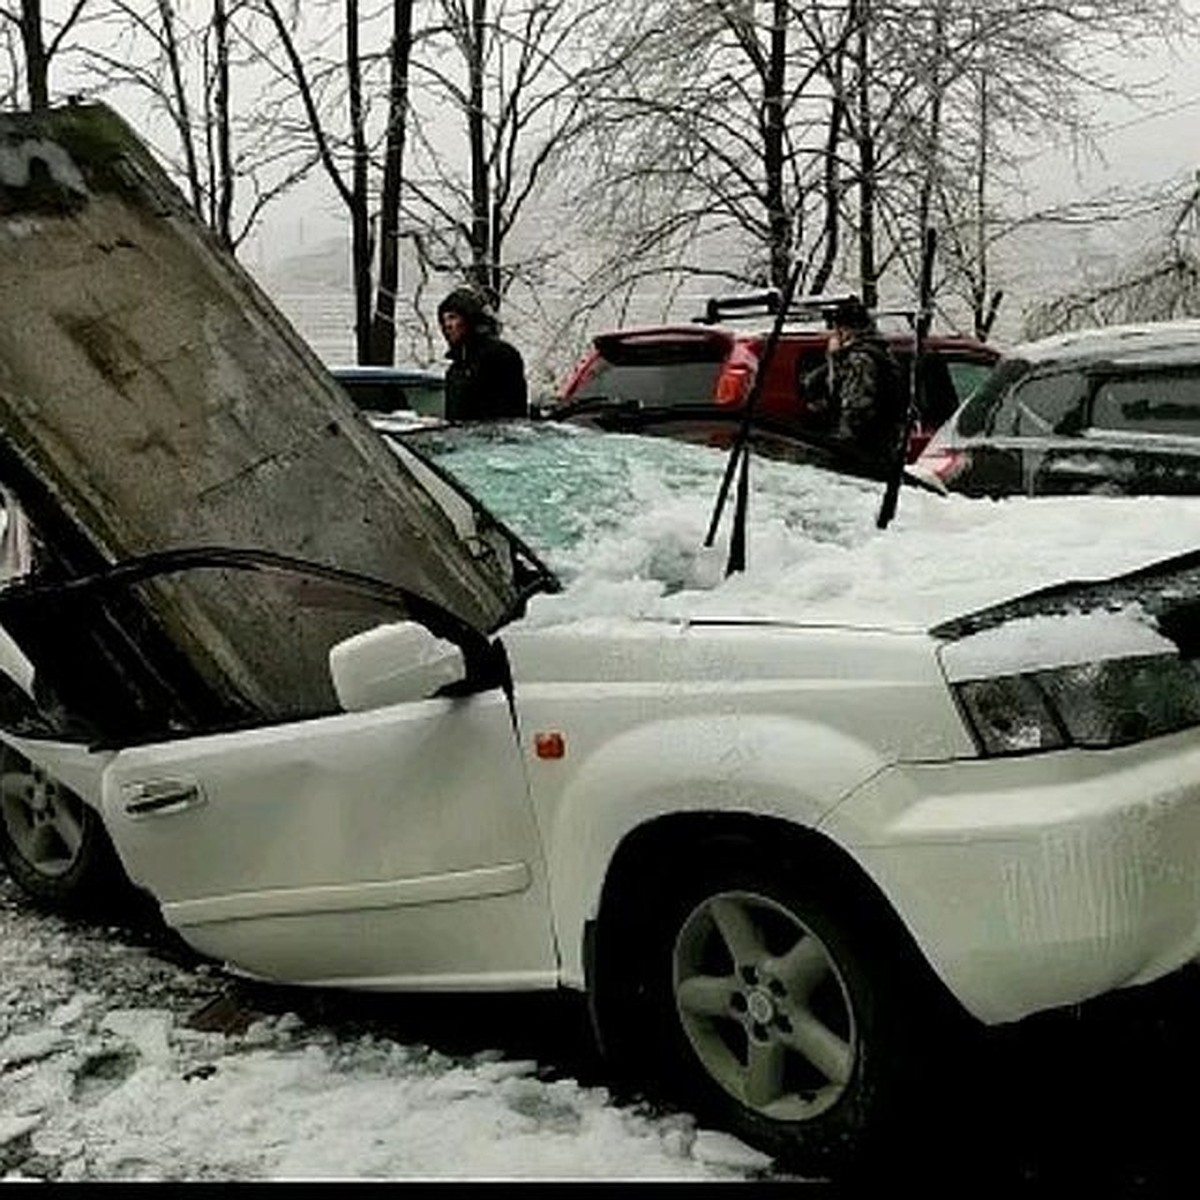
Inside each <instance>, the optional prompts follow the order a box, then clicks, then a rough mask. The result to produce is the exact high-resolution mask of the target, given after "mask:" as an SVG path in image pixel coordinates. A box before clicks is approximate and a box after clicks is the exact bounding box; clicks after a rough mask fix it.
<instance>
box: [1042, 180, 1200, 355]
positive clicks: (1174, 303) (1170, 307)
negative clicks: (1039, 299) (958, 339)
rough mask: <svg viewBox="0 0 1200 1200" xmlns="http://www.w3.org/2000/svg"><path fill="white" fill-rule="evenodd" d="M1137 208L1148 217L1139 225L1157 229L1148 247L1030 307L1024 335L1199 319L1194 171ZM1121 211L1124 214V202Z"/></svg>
mask: <svg viewBox="0 0 1200 1200" xmlns="http://www.w3.org/2000/svg"><path fill="white" fill-rule="evenodd" d="M1143 210H1144V211H1147V210H1148V213H1149V215H1148V216H1147V217H1143V220H1142V224H1143V225H1145V224H1151V225H1156V226H1157V230H1156V236H1153V237H1152V238H1150V239H1149V240H1150V249H1149V250H1147V251H1146V252H1144V253H1142V254H1139V255H1136V256H1134V257H1132V258H1130V259H1128V260H1126V261H1125V262H1124V263H1123V264H1122V265H1121V266H1120V267H1119V268H1118V269H1117V270H1115V271H1112V272H1109V273H1108V274H1107V275H1105V276H1104V277H1101V278H1099V279H1085V281H1084V284H1083V286H1081V287H1078V288H1075V289H1072V290H1070V291H1068V292H1065V293H1063V294H1061V295H1058V296H1055V297H1052V298H1051V299H1050V300H1047V301H1045V302H1043V303H1041V304H1037V305H1035V306H1034V307H1033V308H1032V309H1031V310H1030V312H1029V314H1028V316H1027V320H1026V333H1027V334H1028V336H1030V337H1042V336H1045V335H1047V334H1051V333H1061V332H1063V331H1064V330H1068V329H1081V328H1087V327H1089V326H1092V325H1108V324H1113V323H1121V322H1126V321H1167V320H1172V319H1175V318H1178V317H1194V316H1200V170H1198V171H1196V172H1194V173H1193V175H1192V176H1191V178H1189V179H1186V180H1182V181H1180V182H1179V183H1177V184H1176V185H1175V186H1173V187H1171V188H1168V189H1166V191H1165V192H1160V193H1157V194H1156V193H1151V194H1150V195H1149V196H1147V197H1143ZM1122 212H1123V213H1124V214H1127V213H1128V205H1127V204H1124V205H1122ZM1122 223H1123V224H1125V225H1126V226H1127V225H1128V221H1127V220H1123V222H1122Z"/></svg>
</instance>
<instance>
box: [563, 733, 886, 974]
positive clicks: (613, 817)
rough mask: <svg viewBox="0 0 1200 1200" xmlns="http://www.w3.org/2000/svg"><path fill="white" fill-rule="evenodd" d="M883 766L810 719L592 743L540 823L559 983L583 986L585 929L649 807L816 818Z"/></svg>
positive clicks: (656, 813) (651, 812)
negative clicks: (622, 849)
mask: <svg viewBox="0 0 1200 1200" xmlns="http://www.w3.org/2000/svg"><path fill="white" fill-rule="evenodd" d="M887 765H888V764H887V763H886V761H885V760H884V759H883V758H882V757H881V756H880V754H879V753H878V751H877V749H876V748H874V747H872V746H870V745H868V744H866V743H865V742H861V741H858V740H856V739H855V738H852V737H850V736H848V735H847V734H845V733H843V732H841V731H839V730H836V729H832V728H830V727H829V726H827V725H823V724H820V723H818V722H815V721H812V720H805V719H800V718H790V717H780V716H774V715H770V714H763V715H761V716H754V715H746V714H740V715H728V716H725V715H720V716H693V717H682V718H676V719H666V720H661V721H654V722H651V723H649V724H644V725H639V726H638V727H636V728H634V729H627V730H625V731H623V732H622V733H620V734H618V735H617V736H615V737H612V738H610V739H608V740H606V741H604V742H603V743H602V744H600V745H598V746H597V747H596V748H595V749H594V750H593V751H592V753H590V754H589V755H588V758H587V760H586V761H585V762H584V763H583V764H582V766H580V767H579V769H578V770H577V771H576V772H575V774H574V775H573V776H572V777H571V778H570V779H569V781H568V782H567V783H566V784H565V786H564V787H563V789H562V791H561V794H560V795H559V797H558V801H557V804H556V805H555V806H554V810H553V813H552V814H551V815H550V820H549V821H548V822H547V823H546V828H547V830H548V834H547V860H548V868H549V874H550V894H551V904H552V906H553V915H554V922H555V928H556V932H557V936H558V943H559V946H560V948H561V954H562V981H563V983H565V984H567V985H568V986H574V987H582V986H583V931H584V926H585V924H586V922H587V921H588V920H590V919H591V918H593V917H595V916H596V914H597V912H598V911H599V907H600V896H601V892H602V890H603V887H604V880H605V876H606V874H607V872H608V869H609V865H610V864H611V862H612V860H613V857H614V855H615V854H616V852H617V849H618V847H619V846H620V844H621V842H622V841H623V840H624V839H625V838H626V837H627V836H628V835H629V834H630V833H632V832H633V831H634V830H635V829H637V828H638V827H639V826H642V825H644V824H646V823H647V822H649V821H653V820H654V819H655V818H657V817H662V816H667V815H672V816H674V815H678V814H679V813H683V812H695V813H700V812H729V813H749V814H755V815H760V816H769V817H778V818H781V819H783V820H787V821H791V822H793V823H795V824H796V825H799V826H804V827H813V826H815V825H816V824H817V823H818V822H819V821H820V820H821V818H822V817H823V816H824V815H825V814H826V813H827V812H829V810H830V809H831V808H832V807H833V806H834V805H836V804H837V803H838V801H839V800H841V799H842V798H843V797H844V796H846V795H847V794H848V793H849V792H851V791H852V790H853V789H854V788H856V787H857V786H859V785H860V784H861V783H863V782H864V781H865V780H866V779H869V778H870V777H871V776H872V775H874V774H876V773H877V772H878V771H880V770H882V769H883V768H884V767H886V766H887Z"/></svg>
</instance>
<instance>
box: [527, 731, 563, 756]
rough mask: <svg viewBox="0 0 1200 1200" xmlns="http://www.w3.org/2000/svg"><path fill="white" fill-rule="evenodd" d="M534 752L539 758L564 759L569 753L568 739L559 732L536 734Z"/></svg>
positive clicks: (534, 736)
mask: <svg viewBox="0 0 1200 1200" xmlns="http://www.w3.org/2000/svg"><path fill="white" fill-rule="evenodd" d="M533 752H534V753H535V754H536V755H537V756H538V758H562V757H563V756H564V755H565V754H566V752H567V742H566V739H565V738H564V737H563V735H562V734H561V733H559V732H558V731H557V730H553V731H551V732H550V733H535V734H534V735H533Z"/></svg>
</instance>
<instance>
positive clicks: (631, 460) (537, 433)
mask: <svg viewBox="0 0 1200 1200" xmlns="http://www.w3.org/2000/svg"><path fill="white" fill-rule="evenodd" d="M396 440H397V441H398V442H400V443H402V445H403V446H404V447H407V448H410V449H413V450H416V451H418V452H419V453H420V455H421V456H422V457H424V458H426V459H427V460H428V461H429V462H430V463H431V464H433V465H434V466H435V467H436V468H438V469H440V470H442V471H443V472H445V473H446V474H448V475H449V476H451V477H452V478H453V479H454V480H456V481H457V482H458V483H459V484H460V485H461V486H462V487H463V488H464V489H465V490H466V491H467V492H469V493H470V494H471V495H473V496H475V497H477V498H478V500H479V501H480V502H481V503H482V504H483V505H484V506H485V507H486V508H487V509H488V511H489V512H491V513H492V514H494V516H495V517H496V518H497V519H498V521H499V523H500V524H501V525H502V526H503V527H505V528H506V529H508V530H510V531H511V532H512V533H513V534H514V535H515V536H517V537H518V538H519V539H520V540H521V542H522V543H523V544H525V545H526V546H527V547H529V548H530V549H531V551H532V553H534V554H536V555H538V556H540V557H542V558H544V560H545V561H546V562H548V563H549V564H550V566H551V567H553V569H554V572H555V574H556V575H557V576H558V577H559V578H560V579H561V580H562V581H563V582H564V583H570V582H571V581H572V580H573V579H574V578H575V577H576V576H577V575H578V574H579V572H580V571H581V570H583V569H584V568H585V567H586V566H587V565H588V564H589V562H590V561H591V558H590V556H591V554H592V553H593V548H594V546H595V545H596V544H597V543H598V542H603V543H607V544H612V543H613V542H614V541H619V535H620V534H621V533H622V532H623V531H624V532H626V533H628V534H629V535H630V536H631V537H632V536H633V535H634V531H637V533H638V534H639V535H641V536H644V537H646V538H647V540H649V541H652V542H653V541H659V542H665V543H667V544H669V545H671V546H673V547H674V548H673V549H672V550H670V551H668V550H666V549H665V548H664V547H663V546H662V545H660V546H659V548H658V551H657V556H656V558H655V561H654V562H653V563H652V564H649V569H650V570H651V571H652V572H653V573H654V577H655V578H657V579H660V580H661V581H662V582H664V583H666V584H667V586H668V588H673V587H676V586H682V585H683V581H684V576H685V575H686V573H687V572H686V568H687V564H688V562H689V561H690V559H691V558H692V557H693V556H694V554H695V550H696V547H697V546H699V544H700V543H701V541H702V540H703V537H704V528H703V519H704V518H705V517H706V516H707V514H709V513H710V512H711V510H712V506H713V504H714V502H715V499H716V496H717V492H718V489H719V487H720V485H721V480H722V476H723V475H724V472H725V469H726V464H727V461H728V457H727V452H725V451H722V450H720V449H717V448H714V447H710V446H702V445H695V444H692V443H688V442H677V441H674V440H673V439H669V438H654V437H643V436H639V435H637V434H622V433H608V432H603V431H600V430H596V429H591V428H587V427H584V426H577V425H569V424H562V423H558V422H553V421H538V422H533V423H530V422H511V423H498V424H481V425H464V426H457V427H443V428H420V427H413V428H410V429H409V430H407V431H406V432H404V433H403V434H400V435H399V436H398V437H397V438H396ZM752 490H753V495H754V498H755V513H756V515H757V517H758V518H759V519H761V520H765V521H769V522H775V523H778V525H779V526H780V527H781V528H784V529H787V530H791V531H794V532H796V533H800V534H803V535H804V536H807V537H815V538H817V539H819V540H822V541H832V542H835V543H836V542H843V541H850V540H852V539H854V538H855V537H856V536H858V534H859V532H860V531H861V530H862V529H863V528H868V527H870V525H871V523H872V521H873V514H874V510H875V507H876V505H877V503H878V487H877V485H876V484H875V483H873V482H870V481H866V480H861V479H856V478H852V477H849V476H843V475H839V474H836V473H834V472H831V471H826V470H823V469H821V468H818V467H813V466H809V465H805V464H793V463H786V462H779V461H774V460H770V461H768V460H766V459H756V461H755V465H754V470H753V472H752ZM727 515H728V514H727ZM659 535H661V536H659ZM685 538H686V541H687V544H686V545H680V544H677V543H678V542H679V540H680V539H685ZM673 556H677V561H676V560H673Z"/></svg>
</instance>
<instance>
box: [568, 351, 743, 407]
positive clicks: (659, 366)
mask: <svg viewBox="0 0 1200 1200" xmlns="http://www.w3.org/2000/svg"><path fill="white" fill-rule="evenodd" d="M720 370H721V364H720V363H719V362H712V361H705V362H696V361H689V360H687V359H685V358H676V359H667V360H666V361H654V360H646V361H641V362H637V363H611V362H609V361H608V360H607V359H601V360H600V361H599V362H597V363H596V365H595V368H594V369H593V370H592V373H591V374H590V375H589V376H588V378H587V379H586V380H585V381H584V383H583V384H582V386H581V387H580V388H579V389H578V390H577V391H576V392H575V393H574V394H573V395H572V396H571V400H572V401H575V400H584V399H589V398H594V397H600V396H603V397H604V398H605V399H608V400H636V401H638V402H639V403H641V404H649V405H655V406H657V405H670V404H698V403H707V402H709V401H711V400H712V398H713V394H714V392H715V391H716V386H717V376H718V374H719V373H720Z"/></svg>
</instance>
